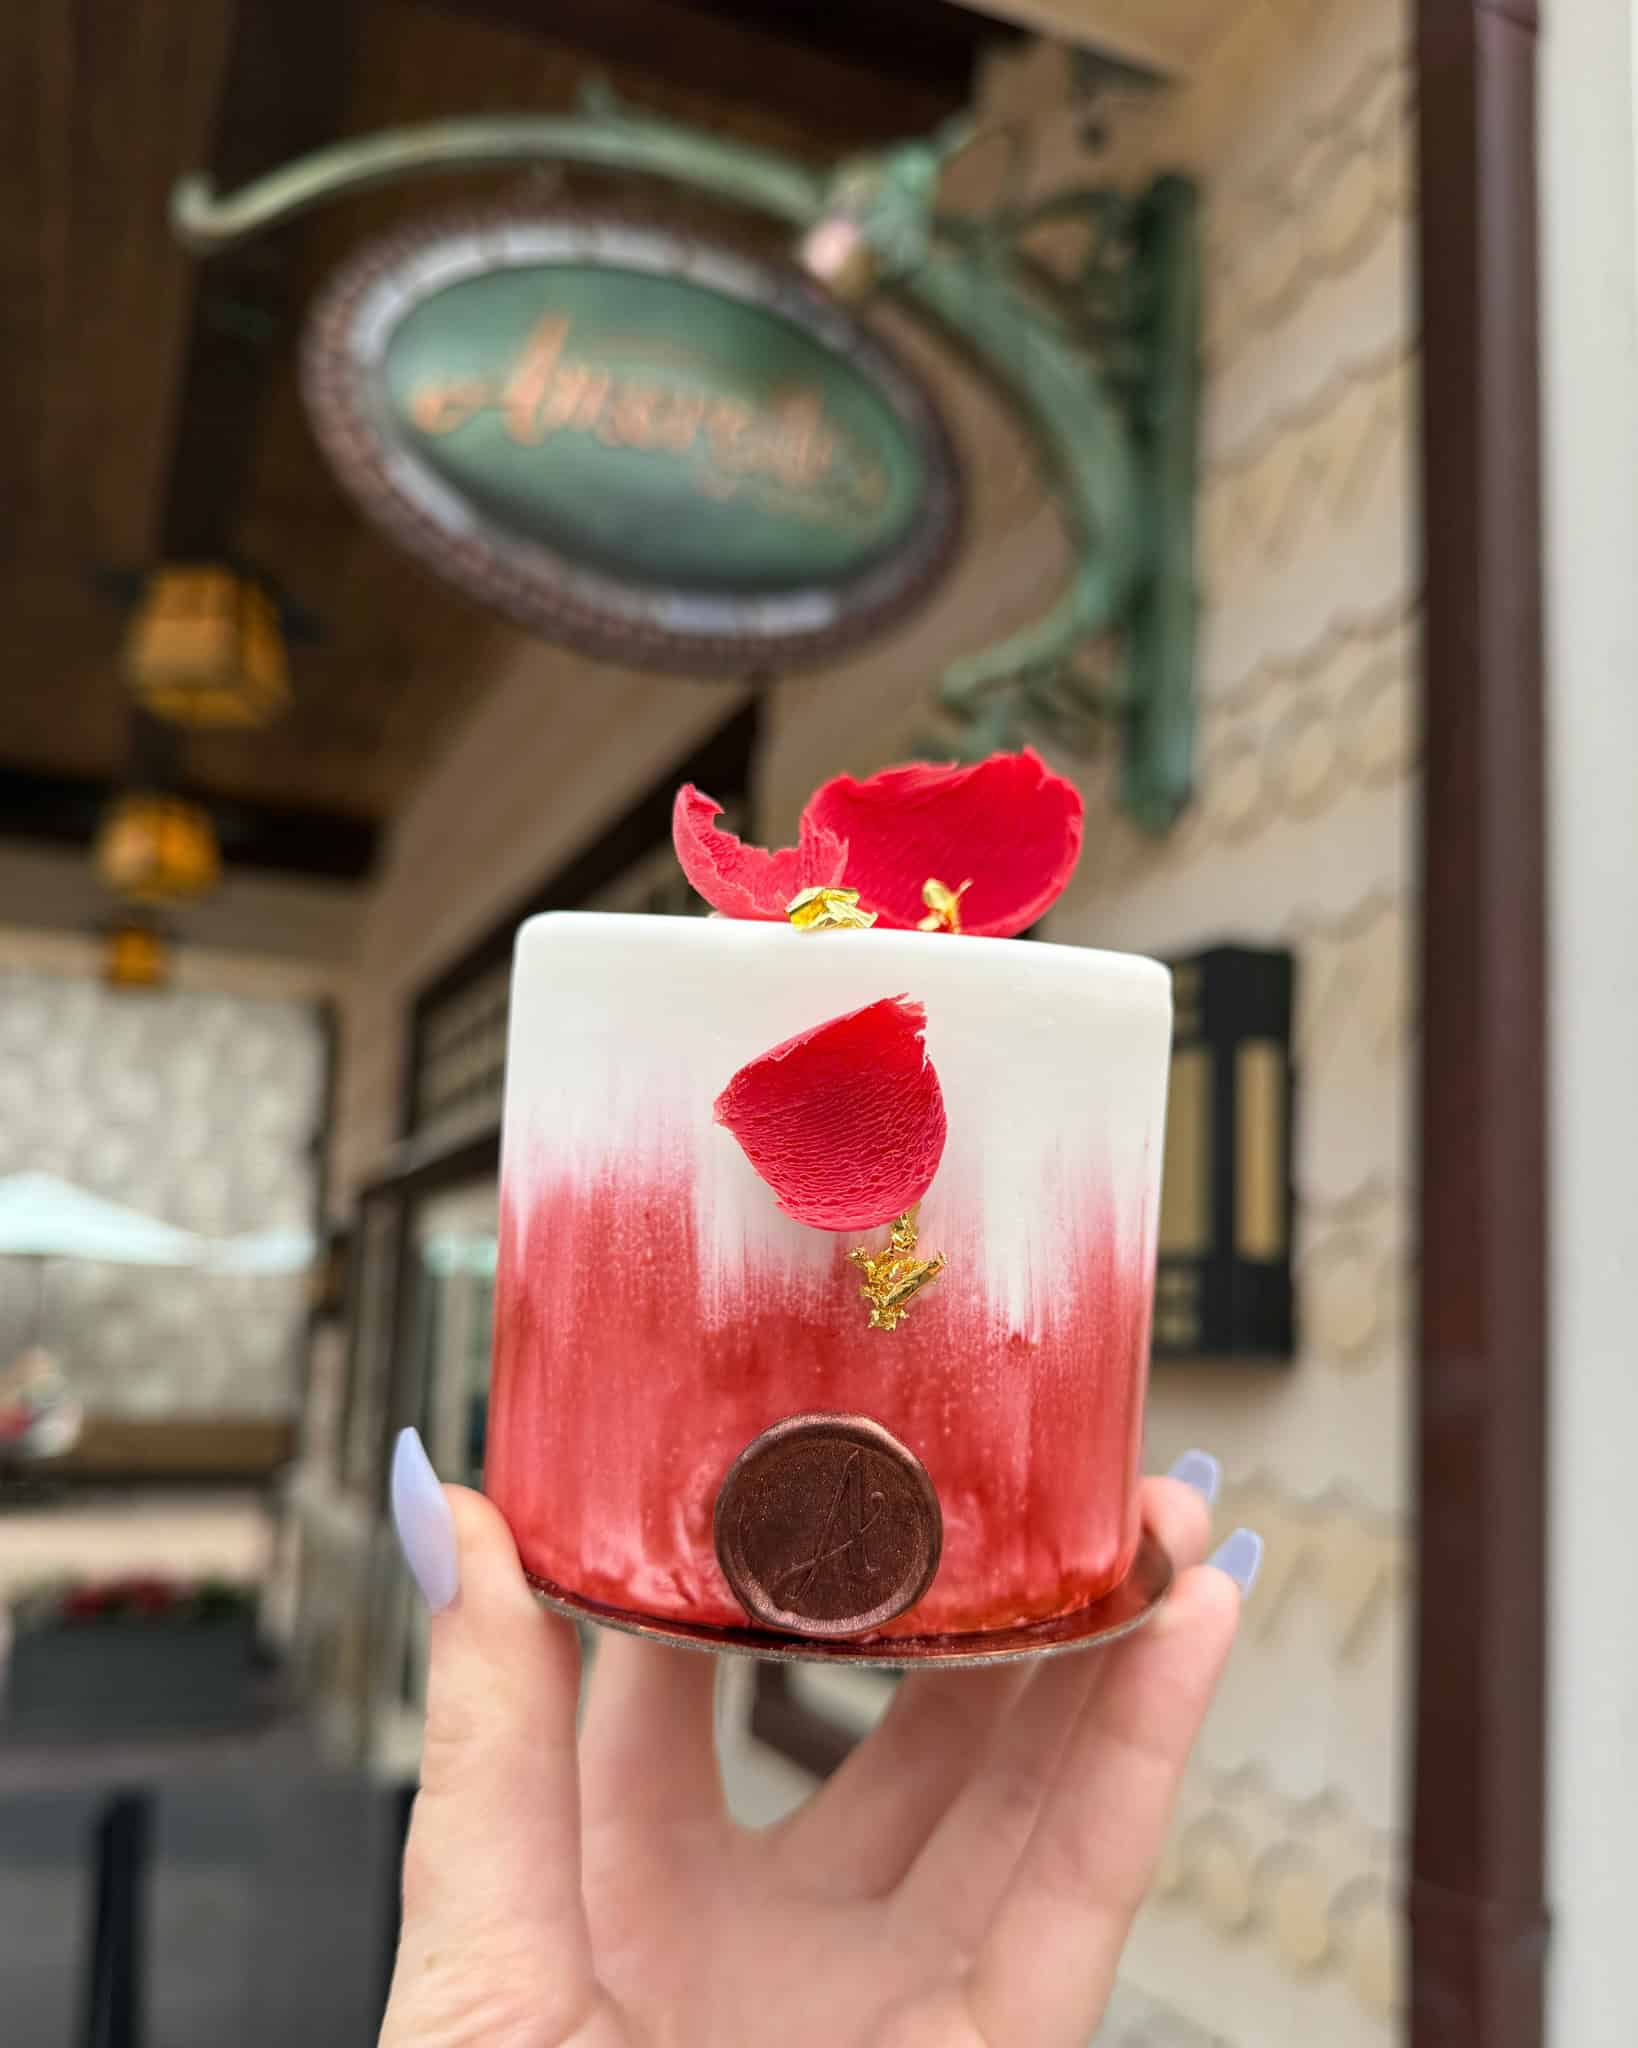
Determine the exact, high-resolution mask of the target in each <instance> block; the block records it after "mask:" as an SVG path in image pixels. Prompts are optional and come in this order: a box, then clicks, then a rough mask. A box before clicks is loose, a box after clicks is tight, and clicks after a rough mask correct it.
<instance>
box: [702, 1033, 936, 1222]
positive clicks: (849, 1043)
mask: <svg viewBox="0 0 1638 2048" xmlns="http://www.w3.org/2000/svg"><path fill="white" fill-rule="evenodd" d="M926 1024H927V1012H926V1011H925V1010H924V1009H923V1008H922V1006H921V1004H920V1003H914V1002H911V1001H910V999H909V998H908V997H907V996H886V997H884V998H883V999H882V1001H881V1002H879V1003H871V1004H869V1005H868V1006H867V1007H866V1008H864V1009H862V1010H850V1011H849V1012H848V1013H847V1015H846V1016H842V1017H832V1018H831V1019H830V1021H829V1022H828V1023H825V1024H818V1025H815V1026H814V1028H813V1030H811V1031H804V1032H802V1033H800V1034H799V1035H798V1036H797V1037H795V1038H787V1039H786V1040H785V1042H784V1044H783V1045H776V1046H775V1047H774V1048H773V1049H772V1051H771V1052H765V1053H763V1054H762V1056H761V1058H760V1059H754V1060H752V1061H751V1062H750V1063H749V1065H747V1066H743V1067H741V1068H740V1070H739V1072H738V1073H737V1074H736V1075H735V1076H734V1078H733V1079H732V1080H731V1081H730V1082H729V1083H728V1085H727V1087H726V1088H724V1089H723V1091H722V1093H721V1094H720V1095H719V1096H718V1097H717V1102H716V1118H717V1122H718V1123H719V1124H725V1125H726V1126H727V1128H728V1129H729V1130H730V1131H732V1132H733V1134H734V1136H735V1137H736V1138H737V1139H738V1140H739V1142H740V1145H741V1147H742V1148H743V1149H744V1153H745V1156H746V1158H747V1159H749V1160H750V1162H751V1164H752V1165H753V1166H754V1167H755V1168H756V1170H757V1172H758V1173H759V1174H760V1175H761V1177H762V1179H763V1180H765V1181H766V1182H767V1184H768V1186H769V1187H771V1188H772V1189H773V1191H774V1193H775V1194H776V1195H777V1196H778V1198H779V1206H780V1208H781V1209H783V1210H784V1211H785V1213H786V1215H787V1216H794V1217H795V1218H796V1220H797V1222H798V1223H810V1224H812V1226H813V1227H814V1229H815V1230H873V1229H874V1228H875V1227H876V1225H877V1224H878V1223H891V1222H892V1221H893V1219H894V1217H895V1216H897V1215H899V1214H900V1213H901V1212H902V1211H903V1210H905V1209H908V1208H909V1207H910V1205H911V1203H912V1202H919V1201H920V1200H921V1198H922V1196H923V1195H924V1194H926V1192H927V1189H928V1186H929V1184H930V1183H931V1181H932V1178H933V1175H934V1174H935V1173H936V1172H937V1171H938V1162H939V1159H940V1158H941V1156H942V1155H943V1152H944V1128H945V1126H944V1096H943V1093H942V1092H941V1090H940V1088H939V1085H938V1075H937V1073H936V1072H935V1071H934V1069H933V1063H932V1061H931V1060H930V1059H928V1057H927V1050H926V1047H925V1045H924V1044H923V1042H922V1034H923V1031H924V1030H925V1028H926Z"/></svg>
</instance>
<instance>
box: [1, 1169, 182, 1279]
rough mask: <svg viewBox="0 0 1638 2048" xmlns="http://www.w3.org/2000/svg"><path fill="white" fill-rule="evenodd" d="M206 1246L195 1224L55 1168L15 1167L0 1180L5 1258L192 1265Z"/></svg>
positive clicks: (2, 1237) (2, 1243)
mask: <svg viewBox="0 0 1638 2048" xmlns="http://www.w3.org/2000/svg"><path fill="white" fill-rule="evenodd" d="M204 1250H205V1241H204V1239H203V1238H200V1237H197V1236H196V1235H195V1234H194V1233H193V1232H192V1231H191V1230H178V1229H177V1228H176V1227H175V1225H174V1224H170V1223H161V1222H160V1220H159V1219H158V1217H157V1216H144V1215H143V1214H142V1212H141V1211H140V1210H139V1209H127V1208H124V1207H123V1206H122V1205H121V1204H120V1203H118V1202H108V1201H104V1199H103V1198H102V1196H101V1195H93V1194H91V1193H89V1192H88V1191H87V1190H86V1189H85V1188H77V1187H75V1186H74V1185H73V1183H72V1182H71V1181H66V1180H59V1179H58V1178H57V1176H56V1175H55V1174H53V1173H13V1174H9V1175H7V1177H6V1178H5V1179H4V1180H0V1258H23V1259H98V1260H101V1261H103V1262H105V1263H106V1264H109V1265H116V1266H192V1265H196V1264H197V1263H198V1262H199V1260H200V1258H201V1257H202V1256H203V1253H204Z"/></svg>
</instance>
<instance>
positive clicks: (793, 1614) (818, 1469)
mask: <svg viewBox="0 0 1638 2048" xmlns="http://www.w3.org/2000/svg"><path fill="white" fill-rule="evenodd" d="M943 1540H944V1520H943V1517H942V1515H941V1514H940V1513H939V1505H938V1495H937V1494H936V1493H935V1492H934V1490H933V1482H932V1480H931V1479H929V1478H928V1476H927V1472H926V1469H925V1467H924V1466H923V1465H922V1462H921V1460H920V1459H919V1458H918V1457H917V1456H916V1455H915V1453H914V1452H913V1451H910V1450H907V1449H906V1448H905V1446H904V1445H903V1444H901V1443H900V1442H899V1440H898V1438H897V1437H895V1436H893V1435H892V1434H890V1432H889V1431H887V1430H885V1429H883V1428H882V1426H881V1424H880V1423H877V1422H872V1421H870V1419H869V1418H868V1417H867V1416H863V1415H792V1416H788V1417H787V1418H786V1419H785V1420H784V1421H783V1422H776V1423H775V1424H774V1426H773V1428H772V1429H768V1430H764V1431H763V1433H762V1435H761V1436H759V1437H757V1438H756V1439H755V1440H754V1441H753V1442H751V1443H750V1444H748V1445H747V1446H746V1447H745V1449H744V1450H743V1451H741V1452H740V1454H739V1456H738V1457H737V1458H736V1459H735V1461H734V1463H733V1466H732V1468H731V1469H730V1471H729V1473H728V1477H727V1478H726V1479H725V1480H724V1481H723V1483H722V1491H721V1492H720V1493H719V1494H718V1495H717V1512H716V1544H717V1557H718V1559H719V1561H720V1562H721V1565H722V1569H723V1572H724V1573H725V1575H726V1576H727V1580H728V1583H729V1585H730V1586H732V1587H733V1589H734V1594H735V1597H736V1598H737V1599H738V1600H739V1603H740V1605H741V1606H742V1607H743V1608H744V1609H745V1611H746V1613H747V1614H749V1615H750V1617H751V1619H752V1620H753V1621H757V1622H760V1623H762V1624H763V1626H764V1627H767V1628H778V1629H785V1630H787V1631H788V1632H790V1633H792V1634H795V1635H805V1636H852V1635H862V1634H864V1633H865V1631H866V1630H868V1629H872V1628H879V1627H880V1626H881V1625H882V1623H883V1622H885V1621H891V1620H892V1619H893V1617H894V1615H896V1614H902V1613H904V1611H905V1609H906V1608H908V1607H913V1606H914V1605H915V1603H916V1602H917V1601H918V1600H919V1599H920V1598H921V1596H922V1594H923V1593H925V1592H926V1590H927V1588H928V1587H929V1586H930V1585H931V1584H932V1581H933V1574H934V1573H935V1572H936V1571H937V1570H938V1559H939V1550H940V1548H941V1546H942V1544H943Z"/></svg>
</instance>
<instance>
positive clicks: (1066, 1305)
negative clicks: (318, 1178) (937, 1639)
mask: <svg viewBox="0 0 1638 2048" xmlns="http://www.w3.org/2000/svg"><path fill="white" fill-rule="evenodd" d="M974 893H975V895H976V893H977V891H976V890H975V892H974ZM900 996H904V997H907V998H908V999H909V1000H910V1001H912V1002H913V1003H915V1004H917V1005H920V1006H922V1008H924V1010H925V1049H926V1058H927V1060H928V1061H929V1062H930V1063H931V1066H932V1068H933V1069H934V1070H936V1074H937V1078H938V1082H939V1086H940V1090H941V1094H942V1105H943V1113H944V1115H945V1117H946V1118H947V1125H948V1129H947V1135H945V1136H944V1138H943V1149H942V1155H941V1157H939V1158H938V1162H937V1169H936V1171H935V1172H934V1173H933V1176H932V1179H931V1182H930V1184H929V1185H928V1186H927V1189H926V1193H925V1195H924V1197H923V1198H922V1199H921V1201H920V1203H919V1208H918V1210H917V1213H916V1219H915V1222H916V1229H917V1231H918V1232H919V1238H920V1246H921V1249H922V1250H923V1251H924V1252H927V1253H932V1252H935V1251H936V1252H937V1253H939V1254H942V1256H943V1266H942V1270H940V1271H938V1272H937V1273H936V1275H934V1276H933V1277H932V1280H931V1284H928V1285H926V1286H925V1287H924V1288H923V1289H922V1291H921V1292H919V1293H917V1294H916V1296H915V1298H914V1302H913V1305H912V1307H911V1310H910V1312H909V1313H908V1314H907V1315H906V1316H905V1317H904V1320H903V1321H902V1322H901V1323H899V1324H898V1326H897V1327H879V1326H878V1327H872V1311H871V1307H870V1304H869V1302H867V1301H866V1300H864V1299H861V1286H860V1281H861V1266H860V1263H859V1260H858V1259H854V1258H850V1256H849V1255H850V1253H853V1252H855V1251H858V1252H860V1253H861V1254H864V1253H868V1252H870V1251H872V1249H875V1250H878V1251H879V1250H880V1248H881V1246H882V1245H883V1243H884V1241H885V1237H886V1232H885V1229H883V1228H874V1229H859V1230H852V1231H841V1230H838V1231H832V1230H829V1229H823V1228H815V1227H812V1226H811V1225H809V1224H807V1223H804V1222H802V1221H799V1220H797V1218H796V1217H795V1216H793V1215H790V1214H786V1213H784V1212H783V1211H782V1210H781V1208H780V1206H779V1202H778V1201H777V1200H776V1198H775V1194H774V1192H773V1191H772V1190H771V1189H770V1186H769V1185H768V1184H767V1183H766V1182H765V1181H764V1180H763V1179H761V1178H759V1176H758V1173H757V1171H756V1170H755V1169H754V1168H753V1166H752V1164H751V1161H750V1159H749V1158H748V1157H747V1155H746V1153H745V1151H744V1150H742V1149H741V1146H740V1144H739V1143H737V1142H736V1140H735V1137H734V1135H733V1134H732V1132H731V1131H730V1130H729V1129H727V1128H725V1127H724V1125H723V1124H722V1123H720V1122H719V1121H717V1120H716V1117H715V1115H714V1105H715V1104H716V1103H717V1100H718V1098H719V1096H721V1095H722V1093H723V1091H724V1090H725V1089H726V1088H727V1087H728V1084H729V1083H730V1081H732V1080H733V1079H734V1077H735V1076H736V1074H739V1073H740V1072H741V1070H743V1069H745V1068H746V1067H747V1065H748V1064H749V1063H752V1062H754V1061H756V1060H758V1059H759V1058H760V1057H762V1056H764V1055H766V1054H768V1052H769V1049H770V1048H775V1049H779V1048H782V1047H783V1045H784V1042H785V1041H787V1040H792V1039H795V1038H797V1037H798V1036H799V1035H800V1034H803V1033H807V1032H811V1031H812V1029H813V1027H814V1026H815V1025H816V1024H818V1023H820V1022H821V1020H825V1019H834V1018H840V1017H842V1016H843V1015H844V1014H845V1013H849V1012H852V1011H855V1010H859V1009H861V1008H862V1007H863V1006H866V1005H870V1004H877V1003H881V1002H883V1001H884V1000H886V999H889V998H896V997H900ZM1170 1032H1171V1013H1170V992H1169V980H1168V977H1167V975H1166V973H1165V971H1164V969H1162V968H1160V967H1158V966H1156V965H1155V964H1154V963H1152V962H1149V961H1144V960H1140V959H1136V958H1134V957H1131V956H1127V955H1117V954H1106V953H1098V952H1093V951H1089V950H1083V949H1081V948H1075V947H1060V946H1051V945H1040V944H1033V943H1032V944H1018V943H1014V942H1011V941H1008V940H1006V939H1001V938H975V937H971V936H968V935H967V934H965V933H959V932H952V931H948V930H945V931H933V932H916V931H906V930H887V929H880V928H878V929H873V930H833V931H818V932H815V931H801V930H797V929H793V928H792V926H791V925H790V924H788V923H777V922H772V921H762V922H753V921H748V920H746V921H741V920H739V919H735V918H722V919H711V920H691V919H690V920H685V919H668V918H643V917H624V916H609V915H597V914H576V913H565V914H558V915H554V916H550V917H546V918H541V919H536V920H535V921H533V922H532V923H531V924H529V925H527V926H526V927H525V928H524V930H523V932H522V933H521V934H520V938H519V943H518V951H517V964H516V972H515V975H514V980H513V1010H512V1026H511V1041H510V1055H509V1067H508V1096H507V1109H506V1136H505V1151H504V1159H503V1166H502V1198H501V1244H500V1267H499V1275H498V1282H497V1300H496V1336H495V1356H494V1376H493V1388H492V1398H491V1405H490V1426H489V1447H488V1453H487V1463H486V1484H487V1486H488V1488H489V1491H490V1492H491V1494H492V1496H493V1497H494V1499H495V1500H496V1501H497V1503H498V1504H499V1506H500V1507H501V1509H502V1510H503V1512H504V1513H505V1514H506V1516H507V1519H508V1521H509V1523H510V1525H511V1527H512V1530H513V1532H514V1535H515V1536H516V1538H517V1542H518V1546H519V1550H520V1552H521V1554H522V1557H523V1561H524V1564H525V1567H526V1568H527V1569H528V1570H529V1571H530V1572H531V1573H532V1574H534V1575H535V1576H536V1577H537V1578H539V1579H541V1580H543V1581H546V1582H548V1583H549V1584H551V1585H553V1586H556V1587H559V1588H561V1589H562V1590H563V1591H565V1592H567V1593H569V1594H571V1595H573V1596H577V1597H579V1598H581V1599H584V1600H587V1601H590V1602H593V1603H597V1604H599V1605H602V1606H606V1607H609V1608H613V1609H617V1610H620V1611H622V1612H625V1613H628V1614H633V1615H637V1616H640V1617H644V1618H647V1619H651V1620H655V1621H659V1622H661V1623H663V1622H665V1621H667V1620H670V1621H675V1622H680V1623H691V1624H701V1625H706V1626H717V1627H731V1626H741V1627H742V1626H743V1625H744V1623H745V1620H746V1613H745V1609H744V1607H743V1606H742V1605H741V1602H740V1600H739V1599H737V1598H736V1593H735V1589H734V1588H733V1587H732V1586H730V1584H729V1583H728V1580H727V1578H726V1577H725V1575H724V1572H723V1569H722V1566H721V1564H720V1563H719V1560H718V1554H717V1551H716V1548H715V1546H714V1541H713V1515H714V1513H715V1509H716V1504H717V1499H718V1495H719V1493H720V1492H721V1490H722V1487H723V1482H724V1479H725V1476H726V1475H727V1474H728V1472H729V1470H730V1468H731V1467H732V1466H733V1464H734V1461H735V1460H736V1459H737V1458H738V1457H739V1455H740V1454H741V1452H743V1451H744V1450H745V1449H746V1448H747V1446H748V1445H750V1444H751V1443H752V1442H753V1441H754V1440H755V1439H757V1438H758V1437H759V1436H760V1435H761V1434H762V1433H763V1432H764V1431H767V1430H770V1429H771V1428H773V1426H774V1425H776V1424H778V1423H780V1422H782V1421H784V1420H786V1419H787V1418H790V1417H792V1416H797V1415H811V1414H816V1413H817V1414H825V1413H834V1414H837V1415H853V1416H863V1417H867V1418H869V1419H870V1420H871V1421H873V1422H874V1423H876V1424H879V1425H880V1426H881V1427H883V1428H884V1429H886V1430H887V1431H889V1432H891V1434H892V1436H893V1437H894V1438H896V1439H897V1440H898V1442H899V1443H900V1444H901V1445H902V1446H904V1447H905V1449H906V1450H907V1451H908V1452H910V1453H911V1454H913V1456H914V1458H915V1459H917V1460H919V1461H920V1464H921V1465H922V1466H923V1467H925V1470H926V1474H927V1477H928V1479H929V1480H930V1481H931V1485H932V1489H933V1491H934V1493H935V1494H936V1497H937V1503H938V1510H939V1513H940V1514H941V1516H942V1555H941V1559H940V1562H939V1565H938V1569H937V1572H936V1574H935V1576H934V1577H933V1579H932V1582H931V1584H930V1585H929V1586H928V1588H927V1590H926V1591H925V1592H924V1593H923V1594H922V1596H921V1597H920V1599H919V1600H918V1601H917V1602H916V1603H915V1604H914V1605H913V1606H911V1607H909V1608H908V1609H907V1610H906V1611H905V1612H903V1613H902V1614H900V1615H898V1616H897V1617H896V1618H895V1619H892V1620H890V1621H888V1622H886V1623H885V1624H884V1625H883V1627H882V1628H881V1629H880V1630H878V1631H876V1633H878V1634H886V1635H891V1636H897V1635H926V1634H939V1633H950V1634H969V1633H976V1632H982V1631H988V1630H996V1629H1002V1628H1006V1627H1010V1626H1012V1625H1015V1624H1017V1623H1019V1622H1024V1621H1033V1620H1039V1619H1044V1618H1046V1617H1050V1616H1055V1615H1061V1614H1065V1613H1068V1612H1071V1611H1073V1610H1076V1609H1078V1608H1080V1607H1083V1606H1085V1605H1086V1604H1088V1603H1089V1602H1091V1601H1093V1600H1096V1599H1097V1598H1099V1597H1100V1596H1101V1595H1102V1594H1104V1593H1105V1592H1107V1591H1108V1589H1109V1588H1110V1587H1111V1586H1112V1585H1113V1584H1114V1583H1115V1582H1116V1581H1117V1580H1119V1579H1120V1577H1121V1576H1122V1574H1123V1573H1124V1572H1125V1571H1126V1570H1127V1568H1128V1566H1129V1565H1130V1563H1131V1560H1132V1557H1133V1554H1134V1551H1135V1549H1136V1545H1137V1540H1138V1533H1139V1530H1138V1511H1137V1479H1138V1453H1139V1445H1140V1437H1141V1431H1142V1419H1143V1397H1144V1383H1145V1374H1146V1362H1147V1353H1148V1331H1149V1312H1150V1301H1151V1293H1152V1283H1153V1267H1154V1251H1155V1226H1156V1216H1157V1210H1158V1198H1159V1180H1160V1161H1161V1151H1162V1136H1163V1118H1164V1108H1165V1087H1166V1075H1167V1066H1168V1059H1169V1051H1170ZM890 1111H891V1105H890V1104H889V1105H888V1109H887V1111H886V1112H884V1116H883V1119H882V1127H883V1133H884V1135H883V1142H884V1143H888V1144H891V1143H893V1142H895V1141H894V1137H893V1126H892V1119H891V1114H890ZM832 1113H833V1112H832ZM789 1114H791V1115H792V1116H794V1117H796V1118H797V1119H798V1120H800V1119H801V1117H802V1115H803V1106H802V1103H801V1100H800V1098H798V1100H797V1101H796V1102H795V1103H794V1105H793V1106H792V1107H791V1109H790V1111H789ZM812 1114H813V1116H814V1118H815V1120H816V1123H817V1124H818V1125H819V1127H820V1128H822V1127H823V1125H822V1120H823V1119H824V1118H825V1117H826V1115H827V1105H826V1102H825V1101H824V1100H821V1099H816V1100H815V1101H814V1103H813V1106H812ZM857 1527H858V1529H859V1530H860V1531H861V1532H863V1531H865V1530H866V1529H867V1528H868V1516H866V1518H865V1520H864V1521H862V1522H860V1523H859V1524H858V1525H857ZM858 1550H859V1553H860V1554H861V1555H863V1556H864V1558H865V1562H866V1564H867V1565H868V1563H869V1557H868V1545H867V1544H866V1543H865V1542H864V1541H863V1540H862V1535H861V1541H860V1543H859V1545H858Z"/></svg>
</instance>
